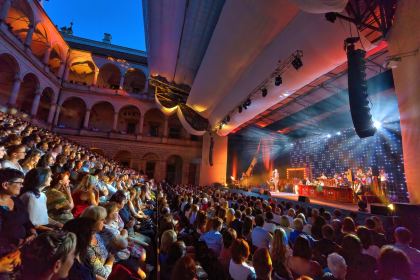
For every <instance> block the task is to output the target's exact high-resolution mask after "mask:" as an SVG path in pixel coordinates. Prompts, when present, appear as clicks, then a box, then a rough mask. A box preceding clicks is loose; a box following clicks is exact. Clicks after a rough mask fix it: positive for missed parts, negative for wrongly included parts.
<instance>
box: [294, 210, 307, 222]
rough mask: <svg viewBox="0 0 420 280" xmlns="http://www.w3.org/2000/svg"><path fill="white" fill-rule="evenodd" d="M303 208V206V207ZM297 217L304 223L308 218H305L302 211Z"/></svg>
mask: <svg viewBox="0 0 420 280" xmlns="http://www.w3.org/2000/svg"><path fill="white" fill-rule="evenodd" d="M301 209H302V208H301ZM296 218H299V219H301V220H302V222H303V224H304V225H306V219H305V215H303V214H302V213H299V214H298V215H297V216H296Z"/></svg>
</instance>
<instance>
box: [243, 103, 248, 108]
mask: <svg viewBox="0 0 420 280" xmlns="http://www.w3.org/2000/svg"><path fill="white" fill-rule="evenodd" d="M242 107H244V109H245V110H246V109H248V105H247V103H246V102H245V103H244V105H242Z"/></svg>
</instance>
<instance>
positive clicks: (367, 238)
mask: <svg viewBox="0 0 420 280" xmlns="http://www.w3.org/2000/svg"><path fill="white" fill-rule="evenodd" d="M357 237H359V239H360V241H361V242H362V246H363V249H365V250H367V249H369V247H370V246H372V245H373V240H372V234H371V233H370V231H369V230H368V229H367V228H366V227H363V226H359V227H357Z"/></svg>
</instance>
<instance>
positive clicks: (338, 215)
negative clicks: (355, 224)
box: [333, 209, 342, 220]
mask: <svg viewBox="0 0 420 280" xmlns="http://www.w3.org/2000/svg"><path fill="white" fill-rule="evenodd" d="M341 214H342V213H341V211H340V210H339V209H335V210H334V216H333V220H341Z"/></svg>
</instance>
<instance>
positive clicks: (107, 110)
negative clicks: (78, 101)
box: [89, 101, 115, 132]
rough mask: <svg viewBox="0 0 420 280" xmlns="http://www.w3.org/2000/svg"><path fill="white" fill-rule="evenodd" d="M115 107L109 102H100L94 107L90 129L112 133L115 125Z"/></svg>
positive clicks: (90, 119)
mask: <svg viewBox="0 0 420 280" xmlns="http://www.w3.org/2000/svg"><path fill="white" fill-rule="evenodd" d="M114 111H115V109H114V106H112V104H111V103H109V102H107V101H100V102H98V103H96V104H95V105H93V106H92V109H91V111H90V118H89V129H91V130H94V131H100V132H110V131H111V130H112V125H113V123H114Z"/></svg>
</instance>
